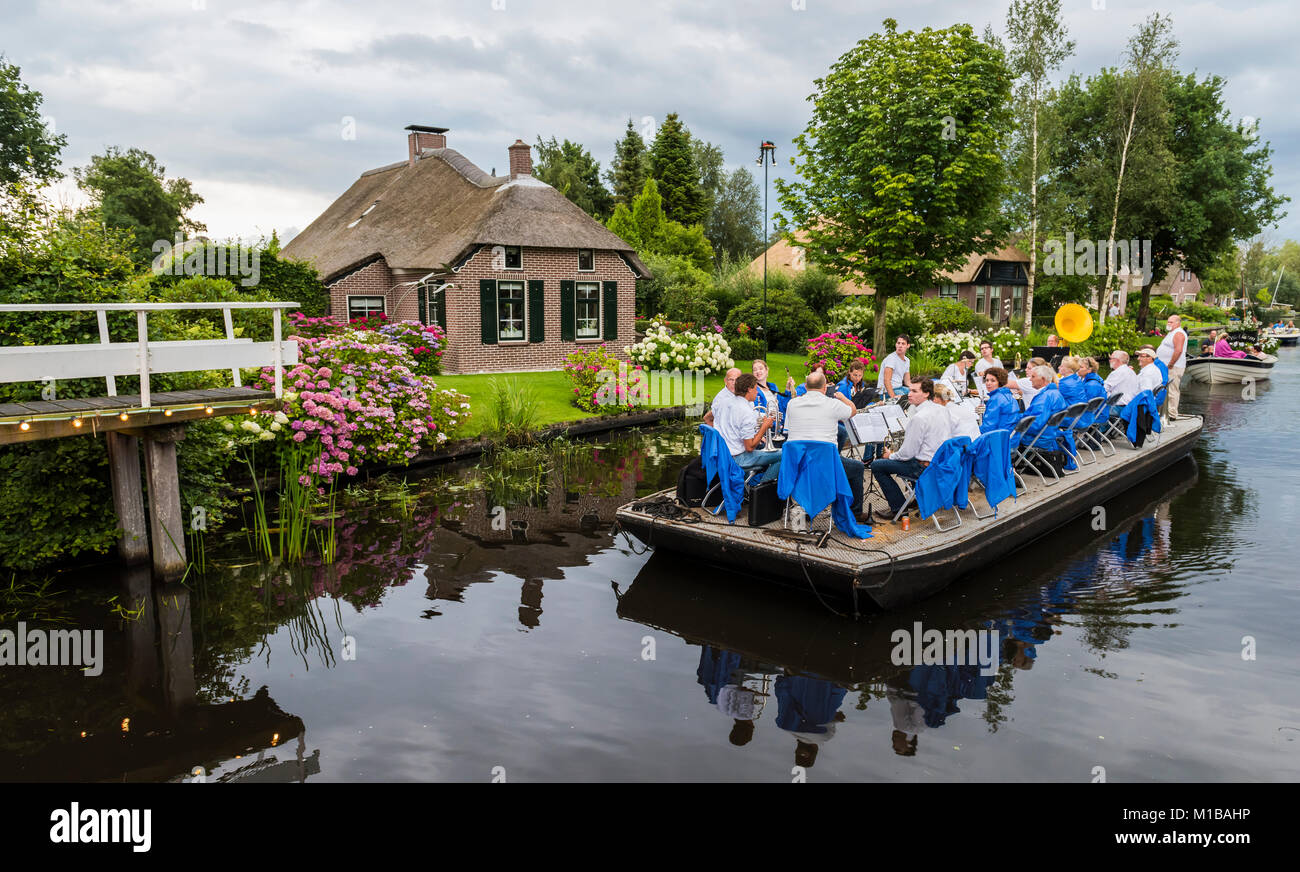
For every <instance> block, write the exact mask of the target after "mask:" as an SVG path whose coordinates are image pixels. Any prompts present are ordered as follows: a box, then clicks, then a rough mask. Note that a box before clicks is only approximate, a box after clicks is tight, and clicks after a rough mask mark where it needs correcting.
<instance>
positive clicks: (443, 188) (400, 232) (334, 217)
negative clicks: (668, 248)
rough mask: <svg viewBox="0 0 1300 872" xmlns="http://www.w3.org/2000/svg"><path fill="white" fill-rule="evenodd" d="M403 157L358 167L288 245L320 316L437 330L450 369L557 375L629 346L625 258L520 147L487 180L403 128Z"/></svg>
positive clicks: (630, 270) (424, 132)
mask: <svg viewBox="0 0 1300 872" xmlns="http://www.w3.org/2000/svg"><path fill="white" fill-rule="evenodd" d="M407 130H408V131H410V133H409V136H408V156H407V160H405V161H402V162H400V163H395V164H390V165H388V166H385V167H380V168H378V169H373V170H369V171H367V172H365V173H362V174H361V177H360V178H359V179H357V181H356V182H354V183H353V184H352V186H351V187H350V188H348V190H347V191H345V192H344V193H343V195H342V196H340V197H339V198H338V199H337V200H335V201H334V203H333V204H332V205H331V206H330V207H329V208H328V209H326V210H325V212H324V213H323V214H322V215H321V216H320V217H319V218H317V219H316V220H315V221H313V222H312V223H311V224H310V225H309V226H308V227H307V228H306V229H305V230H303V231H302V232H301V233H300V234H298V235H297V236H296V237H294V238H293V240H292V241H290V242H289V244H288V245H286V246H285V249H284V254H285V255H286V256H288V257H293V258H297V259H300V260H306V261H310V262H311V263H313V264H314V265H315V266H316V269H317V270H318V271H319V272H320V274H321V276H322V278H323V279H324V281H325V283H326V284H327V285H328V286H329V287H330V294H331V305H330V310H331V312H332V313H333V314H335V315H338V316H348V317H358V316H361V315H366V314H371V313H373V312H377V311H382V312H384V313H386V314H387V315H388V316H389V317H394V318H409V319H417V318H418V319H419V320H421V321H424V322H425V323H437V324H439V325H440V326H442V327H444V328H445V329H446V330H447V333H448V352H447V354H446V355H445V356H444V359H443V361H444V366H445V367H446V368H447V370H448V371H450V372H475V371H508V370H526V369H556V368H559V367H560V366H561V365H562V364H563V361H564V357H565V356H566V355H567V354H568V353H569V352H570V351H572V350H574V348H576V347H578V346H580V345H584V344H587V343H596V344H598V343H601V342H611V341H618V340H624V341H630V340H631V338H632V333H633V319H634V306H635V280H636V279H637V278H640V277H647V276H648V275H649V272H648V270H647V269H646V267H645V265H644V264H642V263H641V261H640V260H639V259H638V258H637V256H636V253H635V252H634V251H633V249H632V247H631V246H630V245H628V244H627V243H626V242H624V241H623V240H622V239H620V238H619V237H618V236H616V235H615V234H613V233H611V232H610V231H609V230H607V229H606V228H605V227H604V226H603V225H602V224H600V222H598V221H596V220H595V219H593V218H591V217H590V216H589V215H587V214H586V213H585V212H583V211H582V209H580V208H579V207H578V206H576V205H574V204H573V203H572V202H570V201H569V200H568V199H567V198H565V196H564V195H563V194H561V193H560V192H559V191H557V190H555V189H554V188H552V187H551V186H550V185H548V184H546V183H544V182H542V181H540V180H538V179H536V178H534V177H533V175H532V157H531V154H530V150H529V147H528V145H526V144H525V143H524V142H522V141H519V140H516V141H515V143H514V144H513V145H511V146H510V147H509V148H508V152H509V161H510V164H509V165H510V174H509V175H506V176H495V175H489V174H488V173H485V172H483V170H481V169H479V168H478V167H477V166H475V165H474V164H473V163H472V162H471V161H470V160H469V159H467V158H466V157H465V156H464V155H462V154H460V153H459V152H457V151H455V150H454V149H451V148H448V147H447V138H446V132H447V131H446V128H439V127H426V126H423V125H411V126H410V127H408V128H407Z"/></svg>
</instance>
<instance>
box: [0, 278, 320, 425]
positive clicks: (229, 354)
mask: <svg viewBox="0 0 1300 872" xmlns="http://www.w3.org/2000/svg"><path fill="white" fill-rule="evenodd" d="M297 306H298V304H297V303H293V302H267V303H262V302H256V303H252V302H250V303H94V304H80V303H41V304H35V303H34V304H21V303H17V304H3V305H0V312H85V313H89V312H94V313H95V316H96V318H97V319H98V322H99V343H98V344H94V343H79V344H74V345H19V346H12V345H10V346H0V382H28V381H44V380H55V381H57V380H59V379H74V378H103V379H104V380H105V383H106V384H107V387H108V395H109V396H110V397H115V396H117V381H116V378H115V377H116V376H119V375H121V376H129V375H138V376H139V377H140V405H141V406H142V407H144V408H149V376H150V375H151V374H153V373H170V372H197V371H200V370H210V369H229V370H230V371H231V375H232V377H233V378H234V382H235V385H236V387H239V386H240V384H241V383H240V375H239V370H240V369H241V368H253V367H257V368H260V367H264V366H271V367H274V368H275V396H276V398H277V399H279V398H280V397H281V396H282V395H283V393H284V384H283V382H284V367H285V365H286V364H287V365H293V364H296V363H297V362H298V343H297V342H293V341H290V340H285V339H283V338H282V324H281V320H282V312H283V310H285V309H292V308H296V307H297ZM214 309H219V310H221V314H222V316H223V319H224V321H225V327H226V338H225V339H201V340H188V341H182V342H171V341H159V342H151V341H149V313H150V312H162V311H178V310H180V311H194V310H209V311H210V310H214ZM233 309H270V310H271V319H272V321H271V325H272V327H271V341H270V342H254V341H253V340H252V339H247V338H242V337H237V336H235V327H234V323H233V322H232V321H231V317H230V313H231V310H233ZM109 312H135V317H136V341H135V342H112V341H111V340H110V339H109V335H108V313H109Z"/></svg>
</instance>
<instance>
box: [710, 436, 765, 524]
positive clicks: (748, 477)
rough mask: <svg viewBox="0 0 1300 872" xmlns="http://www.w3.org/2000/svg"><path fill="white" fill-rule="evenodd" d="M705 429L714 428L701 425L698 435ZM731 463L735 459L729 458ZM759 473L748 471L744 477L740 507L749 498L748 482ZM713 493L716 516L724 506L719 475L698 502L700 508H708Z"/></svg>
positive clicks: (758, 470)
mask: <svg viewBox="0 0 1300 872" xmlns="http://www.w3.org/2000/svg"><path fill="white" fill-rule="evenodd" d="M706 427H708V428H709V429H710V430H713V429H714V428H712V427H709V425H708V424H701V425H700V433H701V434H702V433H704V428H706ZM718 438H722V437H721V436H719V437H718ZM731 463H732V464H733V465H735V463H736V459H735V458H734V457H733V458H731ZM737 468H739V467H737ZM761 472H763V470H760V469H754V470H750V472H749V474H748V475H746V476H745V486H744V493H743V495H742V497H741V500H740V504H741V505H742V506H743V505H744V504H745V500H746V499H748V498H749V485H750V482H752V481H753V480H754V476H756V475H758V474H760V473H761ZM715 491H716V492H717V493H718V504H717V505H716V506H714V507H713V514H715V515H716V514H717V513H718V512H720V511H722V507H723V505H725V502H726V501H725V500H723V499H722V476H721V475H719V476H718V480H717V483H716V484H714V485H713V486H712V487H710V488H709V489H708V490H706V491H705V492H704V499H702V500H700V506H701V507H702V508H708V506H709V497H710V496H711V495H712V494H713V493H714V492H715Z"/></svg>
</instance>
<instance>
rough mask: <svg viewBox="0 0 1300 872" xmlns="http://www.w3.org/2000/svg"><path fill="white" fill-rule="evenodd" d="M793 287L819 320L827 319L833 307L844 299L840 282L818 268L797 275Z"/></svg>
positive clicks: (808, 268)
mask: <svg viewBox="0 0 1300 872" xmlns="http://www.w3.org/2000/svg"><path fill="white" fill-rule="evenodd" d="M791 286H792V288H793V289H794V292H795V293H796V294H798V295H799V296H800V297H802V298H803V301H804V302H805V303H807V304H808V308H809V309H812V310H813V312H814V313H816V315H817V317H819V318H825V317H826V313H827V312H829V311H830V310H831V307H832V306H834V305H835V304H836V303H838V302H839V301H840V300H843V299H844V295H843V294H841V293H840V280H839V279H837V278H835V276H833V275H829V274H827V273H824V272H822V271H821V270H820V269H818V268H817V267H816V266H810V267H807V268H806V269H804V270H802V271H800V272H797V273H795V276H794V281H793V282H791Z"/></svg>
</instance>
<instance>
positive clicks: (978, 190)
mask: <svg viewBox="0 0 1300 872" xmlns="http://www.w3.org/2000/svg"><path fill="white" fill-rule="evenodd" d="M897 28H898V23H897V22H896V21H894V20H893V19H886V20H885V22H884V30H883V31H882V32H880V33H877V34H874V35H873V36H871V37H870V38H868V39H865V40H861V41H860V42H858V44H857V45H856V46H855V47H854V48H852V49H850V50H849V51H848V52H846V53H845V54H844V55H842V56H841V57H840V58H839V59H838V60H837V61H836V62H835V63H834V65H833V66H832V67H831V69H830V72H829V73H828V74H827V75H826V76H825V77H824V78H820V79H817V80H816V81H815V83H814V84H815V85H816V88H817V90H816V92H815V93H814V94H813V95H812V96H811V97H810V98H809V99H810V101H811V102H812V103H813V112H812V119H811V120H810V121H809V123H808V126H807V128H805V130H804V132H803V133H801V134H799V136H797V137H795V140H794V143H795V147H796V150H797V152H798V156H799V159H798V161H797V162H796V163H795V169H796V171H797V173H798V175H799V180H796V181H786V180H777V182H776V187H777V190H778V192H779V193H780V200H781V205H782V206H783V207H784V208H785V209H786V210H788V211H789V213H790V220H791V223H792V224H793V225H794V226H796V227H799V228H802V229H803V230H804V232H805V233H807V235H808V239H807V242H806V243H805V248H806V250H807V252H808V257H809V258H810V259H812V260H814V261H816V262H818V263H820V264H821V265H822V266H823V267H825V268H826V270H827V271H828V272H830V273H832V274H833V275H837V276H840V277H841V278H845V279H851V280H853V281H855V282H857V283H859V284H868V285H871V286H873V287H874V288H875V289H876V293H875V309H876V319H875V327H876V330H875V339H874V343H875V345H874V347H875V348H877V349H883V348H884V347H885V340H886V336H885V303H886V301H887V300H888V299H889V298H890V297H892V296H897V295H899V294H903V293H907V292H909V291H920V290H922V289H924V288H926V287H930V286H931V285H932V284H933V282H934V275H935V273H936V272H937V271H939V270H944V269H954V268H956V267H958V266H960V265H962V264H964V263H965V261H966V258H967V256H968V255H969V254H970V253H971V252H972V251H978V252H986V251H990V250H992V249H993V248H994V247H995V246H996V244H997V242H998V240H999V239H1001V238H1003V236H1004V235H1005V231H1006V221H1005V219H1004V218H1003V216H1002V213H1001V208H1000V207H1001V203H1002V194H1003V166H1002V158H1001V155H1000V153H999V150H1000V149H1001V147H1002V146H1003V144H1004V137H1005V135H1006V130H1007V127H1008V120H1009V110H1008V106H1007V103H1008V100H1009V98H1010V95H1011V74H1010V71H1009V70H1008V69H1007V67H1006V64H1005V62H1004V60H1003V55H1002V53H1001V52H1000V51H999V50H998V49H997V48H996V47H994V46H991V45H989V44H988V43H985V42H982V41H981V40H980V39H978V38H977V37H976V36H975V34H974V33H973V32H972V30H971V28H970V26H969V25H964V24H960V25H955V26H953V27H949V28H946V29H943V30H931V29H929V28H926V29H925V30H922V31H920V32H913V31H906V32H903V33H899V32H898V29H897Z"/></svg>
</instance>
